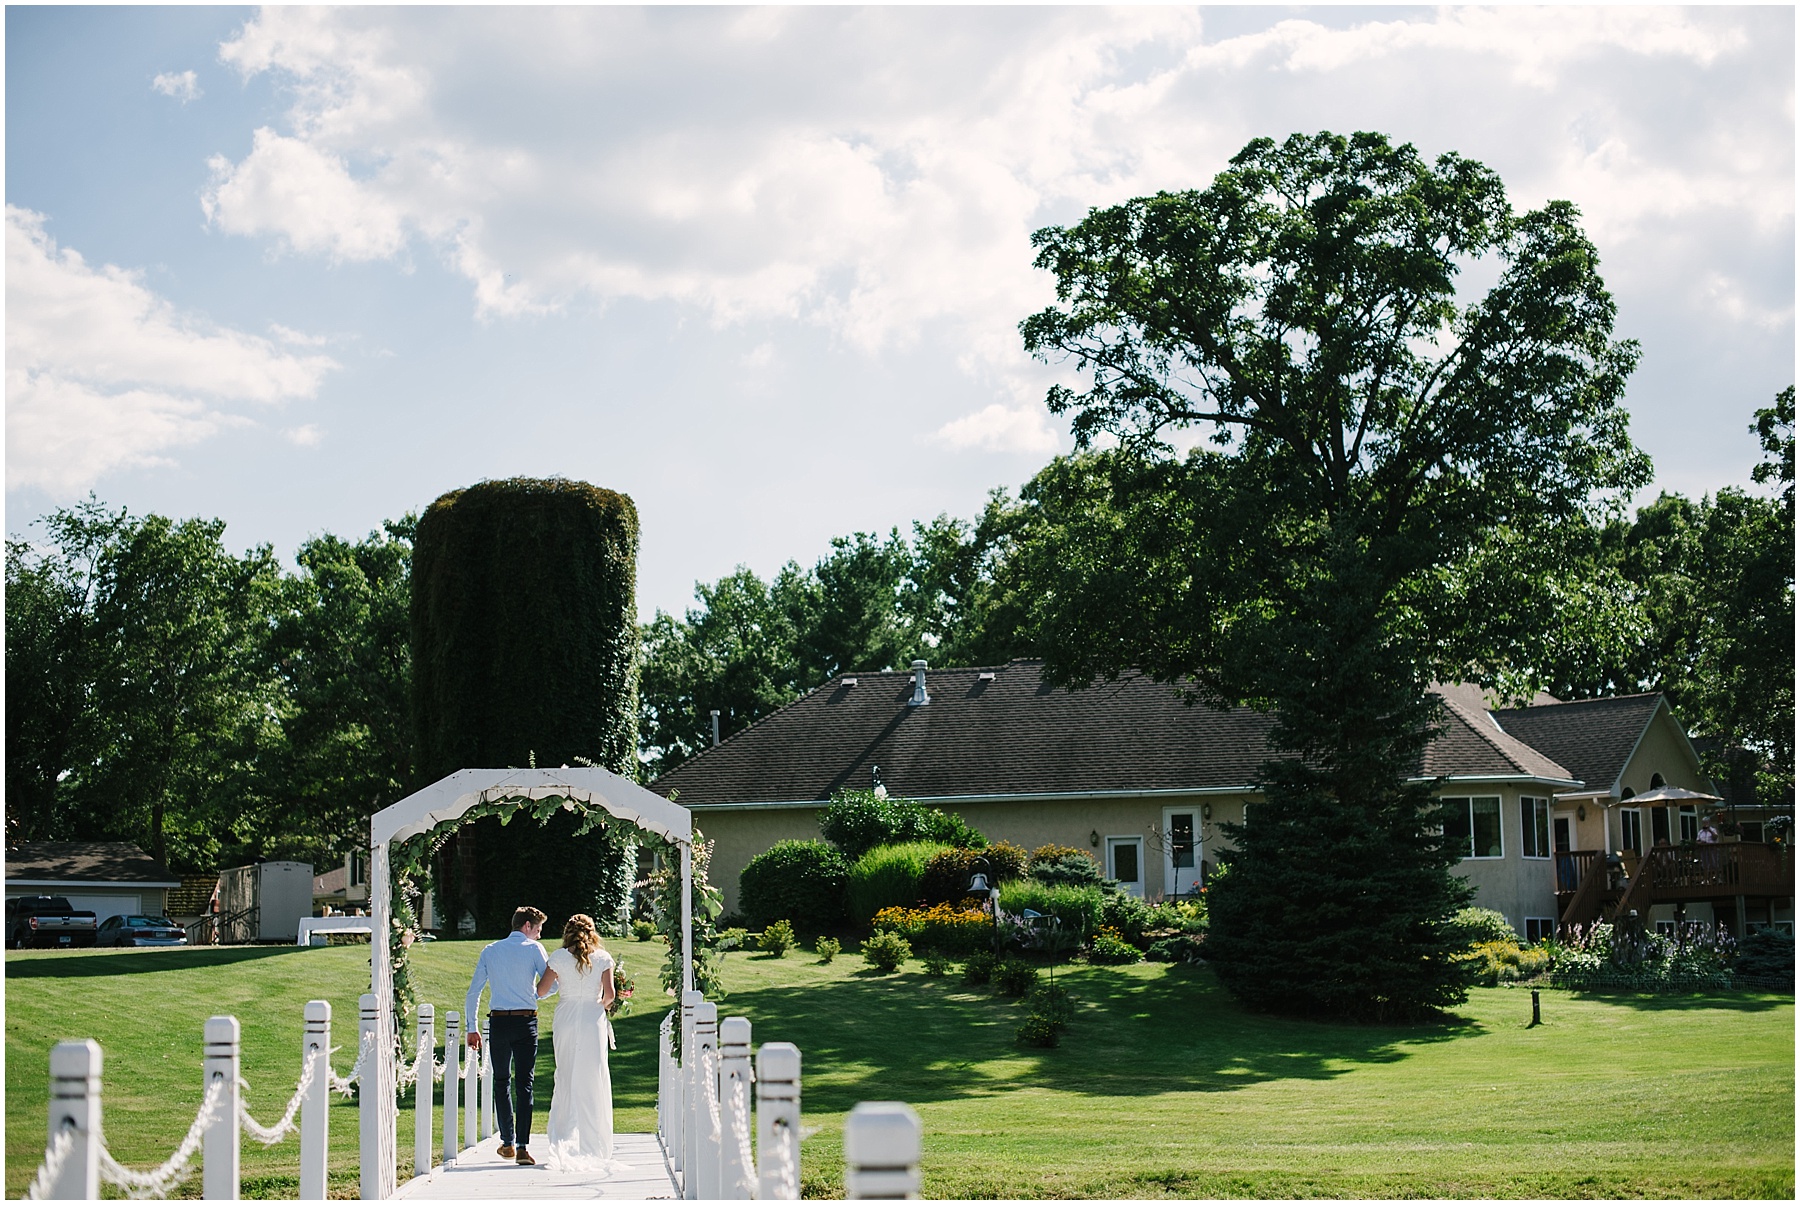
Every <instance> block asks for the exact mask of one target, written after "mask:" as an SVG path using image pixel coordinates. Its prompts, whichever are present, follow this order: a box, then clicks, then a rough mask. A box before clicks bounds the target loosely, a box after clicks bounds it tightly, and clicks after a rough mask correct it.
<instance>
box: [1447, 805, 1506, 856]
mask: <svg viewBox="0 0 1800 1205" xmlns="http://www.w3.org/2000/svg"><path fill="white" fill-rule="evenodd" d="M1438 803H1439V804H1441V805H1442V807H1443V816H1444V840H1445V843H1446V844H1448V845H1449V847H1450V849H1451V850H1452V851H1454V852H1455V853H1456V854H1457V856H1458V857H1462V858H1501V857H1505V856H1506V846H1505V843H1504V841H1502V839H1501V836H1500V827H1501V826H1500V796H1498V795H1474V796H1468V795H1460V796H1459V795H1453V796H1450V797H1448V798H1444V799H1440V800H1438Z"/></svg>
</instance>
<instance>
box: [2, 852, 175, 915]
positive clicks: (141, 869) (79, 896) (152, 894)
mask: <svg viewBox="0 0 1800 1205" xmlns="http://www.w3.org/2000/svg"><path fill="white" fill-rule="evenodd" d="M180 886H181V880H180V878H178V877H177V876H176V875H175V874H174V873H173V872H171V871H170V870H169V868H168V867H167V866H164V865H163V864H162V863H161V862H158V861H157V860H156V859H154V858H152V857H151V856H150V855H149V854H147V853H145V852H144V851H143V850H141V849H139V848H138V847H137V846H136V845H133V844H131V843H130V842H129V841H26V842H21V843H19V844H17V845H9V846H7V848H6V895H7V898H8V899H11V898H12V897H14V896H21V895H60V896H64V897H66V898H67V899H68V901H69V903H70V904H72V905H73V906H74V907H75V908H76V909H77V910H79V911H90V912H92V913H94V915H95V917H96V918H97V919H99V920H102V921H104V920H105V919H106V918H107V917H109V916H117V915H121V914H124V915H131V914H133V913H137V914H144V915H151V916H160V915H163V913H164V912H165V910H166V909H167V907H168V899H167V897H168V893H169V892H170V891H172V890H174V889H176V888H179V887H180Z"/></svg>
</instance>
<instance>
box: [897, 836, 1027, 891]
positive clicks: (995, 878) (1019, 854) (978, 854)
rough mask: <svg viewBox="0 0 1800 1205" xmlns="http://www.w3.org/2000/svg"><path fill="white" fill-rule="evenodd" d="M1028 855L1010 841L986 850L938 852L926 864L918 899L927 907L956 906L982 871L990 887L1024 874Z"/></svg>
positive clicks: (944, 850)
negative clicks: (976, 875) (970, 883)
mask: <svg viewBox="0 0 1800 1205" xmlns="http://www.w3.org/2000/svg"><path fill="white" fill-rule="evenodd" d="M1026 860H1027V857H1026V853H1025V851H1024V850H1023V849H1021V848H1020V847H1019V846H1017V845H1014V844H1012V843H1011V842H1008V841H997V842H995V843H994V844H993V845H990V846H988V847H987V848H985V849H963V848H951V849H943V850H939V851H938V852H937V853H936V854H934V855H932V858H931V860H930V861H929V862H927V863H926V864H925V875H924V877H923V878H922V879H921V880H920V882H919V892H920V895H919V898H920V899H921V900H923V901H924V902H925V903H927V904H955V903H959V902H961V901H962V900H963V899H964V898H965V897H966V896H968V894H969V880H970V879H972V878H974V877H975V874H976V872H977V871H980V870H982V867H983V866H985V867H986V869H985V871H983V873H985V874H986V875H987V877H988V883H989V885H990V886H998V885H999V884H1001V883H1004V882H1008V881H1010V880H1013V879H1018V878H1023V877H1024V874H1025V863H1026Z"/></svg>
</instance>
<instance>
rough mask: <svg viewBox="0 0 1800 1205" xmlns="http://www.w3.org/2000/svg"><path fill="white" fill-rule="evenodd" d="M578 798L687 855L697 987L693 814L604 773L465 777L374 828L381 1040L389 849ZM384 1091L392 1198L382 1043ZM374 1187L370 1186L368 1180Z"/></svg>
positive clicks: (384, 1183)
mask: <svg viewBox="0 0 1800 1205" xmlns="http://www.w3.org/2000/svg"><path fill="white" fill-rule="evenodd" d="M551 797H560V798H564V799H573V800H577V801H580V802H582V803H585V804H588V805H589V806H591V807H592V806H598V807H601V808H604V809H605V810H606V812H607V813H608V814H609V815H612V816H615V817H617V818H618V819H620V820H626V821H629V822H631V823H632V824H635V825H637V826H638V827H639V828H642V829H645V830H647V831H649V832H652V833H655V834H656V835H657V836H659V837H663V838H666V839H667V840H670V841H673V842H674V843H675V844H676V845H677V846H678V847H679V848H680V850H681V950H682V955H683V957H682V960H681V965H682V984H681V986H682V989H683V990H684V991H686V990H688V989H690V988H692V987H693V986H694V952H693V940H694V898H693V886H694V883H693V875H694V859H693V833H694V825H693V819H692V817H691V816H690V815H689V813H688V810H687V809H686V808H684V807H682V806H680V805H679V804H674V803H670V802H669V801H668V800H667V799H664V798H663V797H662V796H661V795H658V794H656V793H654V792H652V791H646V790H645V789H644V788H643V787H640V786H638V785H637V784H636V783H635V782H632V781H631V780H629V779H626V778H621V777H620V776H619V775H617V774H614V773H613V772H612V771H610V770H602V769H600V768H599V767H597V766H577V767H574V768H570V767H567V766H564V767H563V768H561V769H557V770H458V771H457V772H456V773H454V774H452V775H450V776H449V777H448V778H441V779H439V780H438V781H437V782H434V783H432V784H431V785H430V786H428V787H426V788H425V789H424V790H421V791H415V792H414V793H413V794H411V795H408V796H407V797H406V798H405V799H402V800H401V801H400V802H399V803H396V804H394V805H393V806H392V807H387V808H383V809H382V810H381V811H379V812H377V813H375V816H374V818H373V819H372V820H370V821H369V902H370V904H371V905H372V907H371V909H370V911H371V912H372V914H373V918H374V925H373V926H372V927H373V928H374V930H375V933H374V935H373V940H372V941H371V942H370V943H369V944H370V952H371V954H372V958H371V959H370V965H371V968H372V974H371V976H370V978H371V983H370V991H371V992H373V993H374V996H375V1002H376V1007H377V1008H378V1009H379V1010H380V1023H379V1025H378V1026H377V1028H376V1031H375V1032H376V1033H378V1034H381V1035H383V1036H384V1039H385V1037H386V1035H389V1034H392V1033H393V1032H394V968H393V964H392V961H391V955H390V953H389V950H388V930H389V929H390V928H391V927H392V924H393V919H392V915H391V913H392V890H393V886H392V884H391V883H390V882H389V877H390V875H389V868H388V846H389V845H390V844H392V843H393V842H395V841H404V840H406V839H407V838H409V837H416V836H418V835H419V834H420V833H428V832H430V831H431V830H432V829H434V828H436V827H437V826H438V825H440V824H443V823H445V822H446V821H449V820H455V819H456V818H458V817H459V816H462V815H464V814H465V813H467V812H468V810H469V809H470V808H472V807H474V806H475V805H476V804H478V803H489V802H495V801H498V800H502V799H518V800H521V801H523V800H527V799H534V800H535V799H548V798H551ZM376 1057H377V1064H376V1069H375V1070H376V1089H375V1090H376V1092H377V1099H378V1100H380V1101H381V1102H382V1107H381V1113H382V1118H381V1123H382V1124H381V1133H380V1137H379V1142H378V1147H379V1157H380V1160H381V1166H380V1172H379V1181H378V1183H379V1187H380V1191H381V1195H382V1196H383V1197H384V1198H385V1197H389V1196H392V1195H393V1193H394V1190H395V1188H396V1187H397V1186H398V1185H397V1175H398V1172H397V1167H396V1163H395V1159H396V1152H397V1133H398V1129H399V1124H400V1106H399V1102H398V1101H397V1100H396V1099H395V1096H394V1083H395V1078H394V1077H395V1069H394V1049H393V1043H392V1042H391V1041H387V1040H383V1041H379V1042H377V1043H376ZM365 1183H366V1181H365Z"/></svg>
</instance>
